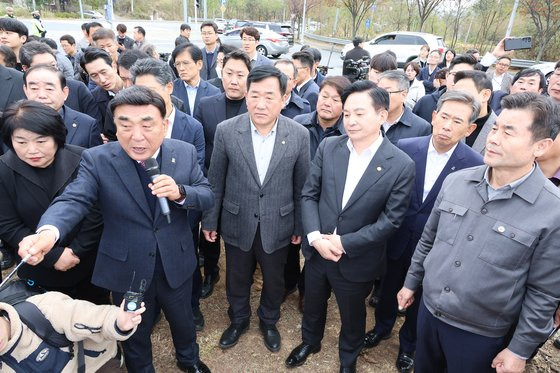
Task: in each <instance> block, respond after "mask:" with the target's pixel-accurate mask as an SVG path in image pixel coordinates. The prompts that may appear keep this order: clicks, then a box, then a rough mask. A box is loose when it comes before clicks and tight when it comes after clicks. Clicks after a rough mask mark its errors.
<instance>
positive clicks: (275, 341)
mask: <svg viewBox="0 0 560 373" xmlns="http://www.w3.org/2000/svg"><path fill="white" fill-rule="evenodd" d="M259 329H260V330H261V333H262V335H263V338H264V345H265V346H266V348H268V350H269V351H270V352H278V351H279V350H280V343H281V340H282V338H281V337H280V332H279V331H278V329H276V326H275V325H266V324H265V323H263V322H262V321H261V322H259Z"/></svg>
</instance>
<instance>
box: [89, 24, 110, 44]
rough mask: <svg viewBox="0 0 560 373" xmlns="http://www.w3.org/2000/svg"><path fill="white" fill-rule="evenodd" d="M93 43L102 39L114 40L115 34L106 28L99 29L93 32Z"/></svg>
mask: <svg viewBox="0 0 560 373" xmlns="http://www.w3.org/2000/svg"><path fill="white" fill-rule="evenodd" d="M91 39H92V40H93V41H98V40H102V39H111V40H115V33H114V32H113V30H109V29H108V28H105V27H102V28H100V29H97V30H95V32H94V33H93V35H92V36H91Z"/></svg>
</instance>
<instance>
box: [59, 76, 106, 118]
mask: <svg viewBox="0 0 560 373" xmlns="http://www.w3.org/2000/svg"><path fill="white" fill-rule="evenodd" d="M66 85H67V86H68V90H69V94H68V98H67V99H66V102H65V103H64V105H66V106H68V107H69V108H71V109H73V110H76V111H79V112H80V113H84V114H87V115H89V116H90V117H92V118H95V120H97V123H98V126H100V127H101V126H102V125H103V121H102V115H101V113H100V112H99V108H98V106H97V103H96V101H95V99H94V98H93V95H92V93H91V92H90V90H89V89H88V87H87V86H86V85H85V84H84V83H82V82H80V81H79V80H75V79H67V80H66Z"/></svg>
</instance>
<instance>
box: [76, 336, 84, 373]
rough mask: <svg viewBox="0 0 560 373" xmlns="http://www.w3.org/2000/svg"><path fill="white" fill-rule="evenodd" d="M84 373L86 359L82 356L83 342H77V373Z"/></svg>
mask: <svg viewBox="0 0 560 373" xmlns="http://www.w3.org/2000/svg"><path fill="white" fill-rule="evenodd" d="M85 372H86V357H85V355H84V341H79V342H78V373H85Z"/></svg>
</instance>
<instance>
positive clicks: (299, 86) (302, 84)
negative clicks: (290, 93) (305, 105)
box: [296, 78, 311, 96]
mask: <svg viewBox="0 0 560 373" xmlns="http://www.w3.org/2000/svg"><path fill="white" fill-rule="evenodd" d="M310 80H311V78H309V79H307V80H306V81H305V82H303V83H301V84H300V85H298V86H297V87H296V88H297V91H298V92H299V91H301V87H303V86H304V85H306V84H307V82H308V81H310ZM300 96H301V95H300Z"/></svg>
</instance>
